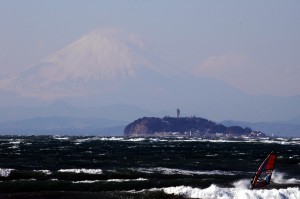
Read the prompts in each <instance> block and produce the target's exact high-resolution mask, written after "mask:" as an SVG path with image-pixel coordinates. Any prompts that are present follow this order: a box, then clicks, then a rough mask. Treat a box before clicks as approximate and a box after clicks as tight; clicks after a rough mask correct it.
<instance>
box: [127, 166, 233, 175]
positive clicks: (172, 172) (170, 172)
mask: <svg viewBox="0 0 300 199" xmlns="http://www.w3.org/2000/svg"><path fill="white" fill-rule="evenodd" d="M131 170H133V171H138V172H141V173H160V174H164V175H235V174H236V173H239V172H229V171H220V170H213V171H191V170H183V169H171V168H163V167H155V168H137V169H135V168H132V169H131Z"/></svg>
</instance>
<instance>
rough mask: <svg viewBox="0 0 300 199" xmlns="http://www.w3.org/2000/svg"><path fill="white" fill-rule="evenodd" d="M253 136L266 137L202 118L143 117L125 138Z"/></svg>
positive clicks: (134, 124) (131, 125)
mask: <svg viewBox="0 0 300 199" xmlns="http://www.w3.org/2000/svg"><path fill="white" fill-rule="evenodd" d="M217 134H218V135H220V134H222V135H247V136H248V135H252V136H264V134H263V133H261V132H255V131H252V129H250V128H242V127H240V126H231V127H226V126H224V125H222V124H217V123H215V122H213V121H209V120H207V119H204V118H200V117H180V118H174V117H164V118H156V117H143V118H139V119H137V120H135V121H134V122H132V123H130V124H128V125H127V126H126V127H125V129H124V136H129V137H131V136H174V135H185V136H203V135H217Z"/></svg>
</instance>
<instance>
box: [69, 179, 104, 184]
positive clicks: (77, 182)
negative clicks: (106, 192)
mask: <svg viewBox="0 0 300 199" xmlns="http://www.w3.org/2000/svg"><path fill="white" fill-rule="evenodd" d="M96 182H100V180H82V181H72V183H74V184H81V183H83V184H92V183H96Z"/></svg>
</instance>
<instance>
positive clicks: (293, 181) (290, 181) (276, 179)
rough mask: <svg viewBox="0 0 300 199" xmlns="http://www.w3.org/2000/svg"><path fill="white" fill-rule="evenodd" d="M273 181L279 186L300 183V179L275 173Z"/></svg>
mask: <svg viewBox="0 0 300 199" xmlns="http://www.w3.org/2000/svg"><path fill="white" fill-rule="evenodd" d="M272 181H273V182H275V183H277V184H298V183H300V180H299V179H296V178H289V179H288V178H287V177H286V174H285V173H281V172H277V171H274V172H273V174H272Z"/></svg>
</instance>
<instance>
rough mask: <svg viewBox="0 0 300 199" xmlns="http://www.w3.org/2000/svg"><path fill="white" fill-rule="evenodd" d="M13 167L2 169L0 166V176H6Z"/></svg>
mask: <svg viewBox="0 0 300 199" xmlns="http://www.w3.org/2000/svg"><path fill="white" fill-rule="evenodd" d="M13 170H14V169H2V168H0V176H1V177H8V176H9V175H10V173H11V171H13Z"/></svg>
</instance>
